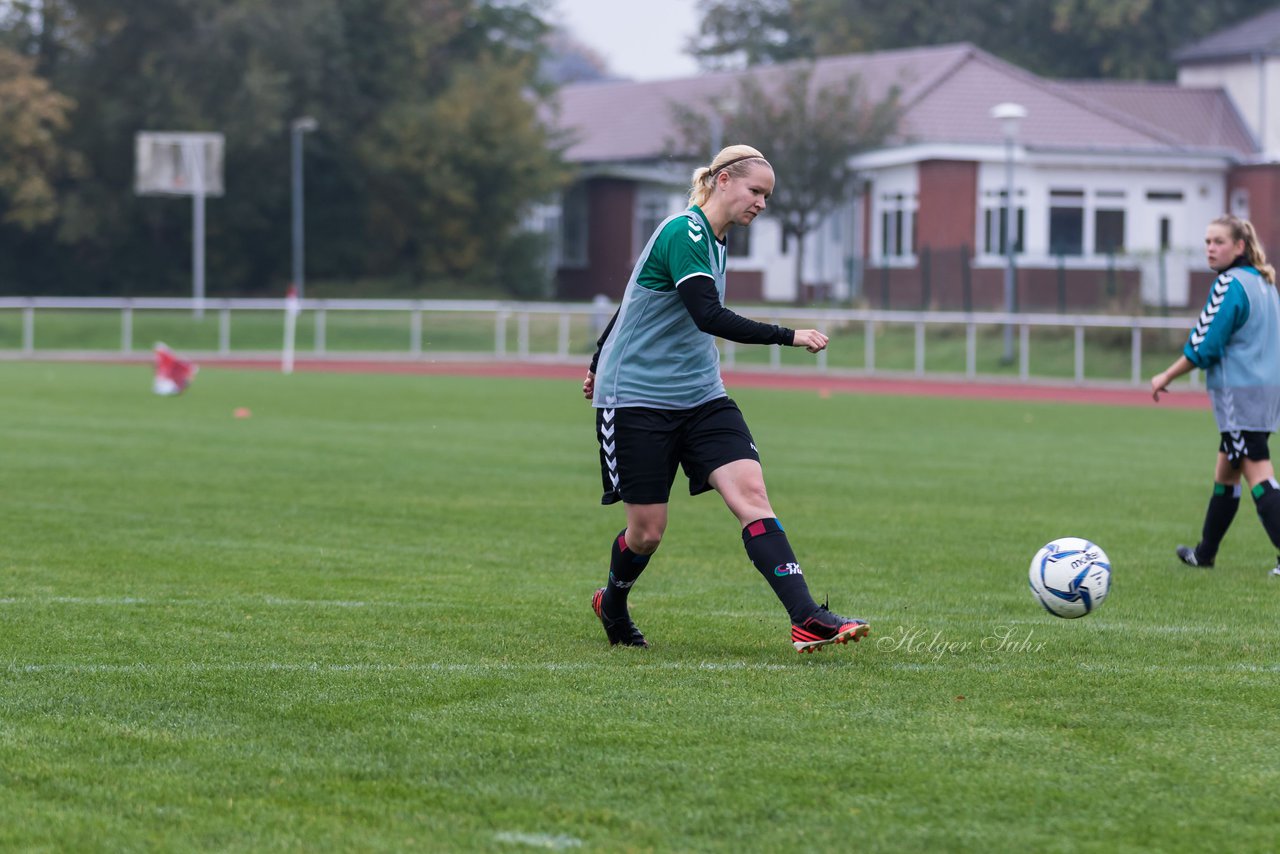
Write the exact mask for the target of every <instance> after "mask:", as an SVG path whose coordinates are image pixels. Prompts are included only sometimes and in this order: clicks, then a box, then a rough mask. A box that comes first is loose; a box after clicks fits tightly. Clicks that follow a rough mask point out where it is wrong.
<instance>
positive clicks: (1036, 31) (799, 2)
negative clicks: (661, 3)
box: [691, 0, 1274, 80]
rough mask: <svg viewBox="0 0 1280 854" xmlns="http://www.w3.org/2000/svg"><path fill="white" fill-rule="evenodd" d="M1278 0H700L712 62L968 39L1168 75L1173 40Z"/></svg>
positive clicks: (1138, 73) (1054, 63) (697, 48)
mask: <svg viewBox="0 0 1280 854" xmlns="http://www.w3.org/2000/svg"><path fill="white" fill-rule="evenodd" d="M1273 5H1274V0H1216V2H1213V3H1205V2H1202V0H1034V1H1033V0H1016V2H1010V0H955V2H942V3H939V2H937V0H895V2H892V3H883V2H874V0H698V7H699V11H700V12H701V14H702V23H701V27H700V31H699V33H698V35H697V37H696V38H695V39H694V43H693V44H692V45H691V47H692V48H693V50H694V53H695V55H696V56H698V57H699V58H700V60H701V61H702V62H703V63H704V64H705V65H706V66H707V67H712V68H717V67H742V66H744V65H756V64H764V63H776V62H784V61H787V60H791V59H804V58H814V57H819V56H835V55H840V54H846V53H862V52H868V51H875V50H887V49H890V48H903V47H917V46H921V45H932V44H945V43H950V42H961V41H967V42H972V43H973V44H976V45H977V46H978V47H981V48H983V49H984V50H987V51H989V52H991V53H993V54H995V55H996V56H999V57H1001V58H1003V59H1005V60H1008V61H1009V62H1012V63H1014V64H1016V65H1019V66H1022V67H1023V68H1027V69H1029V70H1031V71H1034V72H1036V73H1037V74H1042V75H1045V76H1047V77H1058V78H1098V77H1114V78H1128V79H1147V80H1161V79H1171V78H1172V77H1173V76H1174V73H1175V71H1176V68H1175V66H1174V63H1173V61H1172V59H1171V54H1172V53H1173V51H1175V50H1176V49H1177V48H1179V47H1182V46H1183V45H1186V44H1189V43H1191V42H1194V41H1196V40H1198V39H1200V38H1203V37H1205V36H1207V35H1209V34H1210V33H1213V32H1216V31H1217V30H1220V29H1223V28H1225V27H1227V26H1229V25H1230V24H1232V23H1234V22H1237V21H1241V20H1244V19H1245V18H1248V17H1250V16H1252V15H1256V14H1258V13H1260V12H1263V11H1265V10H1267V9H1268V8H1270V7H1271V6H1273Z"/></svg>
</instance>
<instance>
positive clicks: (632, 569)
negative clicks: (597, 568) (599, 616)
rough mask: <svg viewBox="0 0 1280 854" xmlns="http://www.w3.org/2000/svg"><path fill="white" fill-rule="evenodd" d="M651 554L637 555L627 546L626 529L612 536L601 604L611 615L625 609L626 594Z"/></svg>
mask: <svg viewBox="0 0 1280 854" xmlns="http://www.w3.org/2000/svg"><path fill="white" fill-rule="evenodd" d="M652 556H653V555H639V554H636V553H635V552H633V551H631V549H629V548H627V529H626V528H623V529H622V531H621V532H619V534H618V536H616V537H614V540H613V550H612V551H611V552H610V554H609V583H608V584H606V585H605V586H604V599H603V600H602V601H601V605H602V606H603V609H604V611H605V613H607V614H609V615H610V616H611V617H621V616H622V615H623V614H624V613H626V610H627V594H628V593H630V592H631V585H633V584H635V583H636V579H637V578H639V577H640V573H642V572H644V568H645V567H646V566H648V565H649V558H651V557H652Z"/></svg>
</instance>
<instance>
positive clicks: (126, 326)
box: [120, 303, 133, 353]
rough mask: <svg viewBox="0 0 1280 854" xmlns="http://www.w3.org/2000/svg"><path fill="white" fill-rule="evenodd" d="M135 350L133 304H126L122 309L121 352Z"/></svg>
mask: <svg viewBox="0 0 1280 854" xmlns="http://www.w3.org/2000/svg"><path fill="white" fill-rule="evenodd" d="M132 351H133V306H132V305H129V304H127V303H126V304H125V306H124V308H122V309H120V352H121V353H130V352H132Z"/></svg>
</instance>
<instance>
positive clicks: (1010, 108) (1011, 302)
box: [991, 103, 1027, 365]
mask: <svg viewBox="0 0 1280 854" xmlns="http://www.w3.org/2000/svg"><path fill="white" fill-rule="evenodd" d="M991 117H992V118H993V119H997V120H998V121H999V122H1000V129H1001V131H1002V132H1003V134H1004V185H1005V192H1004V229H1003V230H1004V246H1003V247H1002V248H1003V249H1004V256H1005V266H1004V310H1005V313H1006V314H1009V315H1012V314H1013V313H1014V311H1016V310H1017V299H1016V297H1017V294H1016V290H1015V282H1014V270H1015V268H1014V260H1013V253H1014V247H1015V244H1014V238H1013V229H1014V222H1015V218H1014V213H1015V211H1016V210H1017V207H1016V205H1014V201H1013V153H1014V143H1015V142H1016V141H1017V138H1018V127H1019V125H1020V124H1021V122H1022V120H1023V119H1025V118H1026V117H1027V110H1026V108H1025V107H1023V106H1022V105H1021V104H1010V103H1004V104H996V105H995V106H994V107H992V108H991ZM1002 361H1003V362H1004V364H1006V365H1011V364H1013V323H1012V318H1011V319H1010V322H1007V323H1005V325H1004V357H1003V359H1002Z"/></svg>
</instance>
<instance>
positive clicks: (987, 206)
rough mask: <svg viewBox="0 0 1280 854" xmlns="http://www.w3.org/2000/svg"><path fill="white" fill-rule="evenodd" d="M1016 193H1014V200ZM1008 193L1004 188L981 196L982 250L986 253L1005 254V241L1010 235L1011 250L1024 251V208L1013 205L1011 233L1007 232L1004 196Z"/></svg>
mask: <svg viewBox="0 0 1280 854" xmlns="http://www.w3.org/2000/svg"><path fill="white" fill-rule="evenodd" d="M1017 195H1021V193H1018V194H1016V195H1015V200H1016V198H1017ZM1007 196H1008V193H1007V192H1006V191H1004V190H1000V191H989V192H988V193H986V195H985V197H984V198H983V211H982V232H983V238H982V251H983V252H986V253H987V254H988V255H1003V254H1005V241H1006V240H1008V239H1010V237H1012V240H1013V251H1014V252H1015V253H1021V252H1024V251H1025V248H1024V246H1023V238H1024V235H1025V233H1026V231H1025V228H1026V214H1027V211H1026V208H1024V207H1020V206H1015V208H1014V211H1013V234H1012V235H1010V234H1009V223H1008V213H1009V212H1008V211H1007V210H1006V208H1005V198H1006V197H1007Z"/></svg>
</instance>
